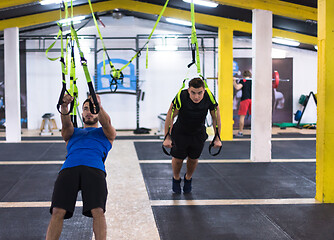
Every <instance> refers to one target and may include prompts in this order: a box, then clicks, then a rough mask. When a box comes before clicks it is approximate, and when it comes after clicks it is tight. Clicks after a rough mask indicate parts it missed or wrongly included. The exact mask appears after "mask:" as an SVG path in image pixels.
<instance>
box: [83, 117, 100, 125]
mask: <svg viewBox="0 0 334 240" xmlns="http://www.w3.org/2000/svg"><path fill="white" fill-rule="evenodd" d="M82 120H83V122H84V123H85V124H87V125H94V124H95V123H97V121H98V119H97V117H96V118H93V119H92V120H86V119H85V118H84V117H83V118H82Z"/></svg>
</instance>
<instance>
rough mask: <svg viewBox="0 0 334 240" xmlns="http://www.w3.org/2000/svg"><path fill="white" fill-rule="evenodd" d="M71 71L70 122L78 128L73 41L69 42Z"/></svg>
mask: <svg viewBox="0 0 334 240" xmlns="http://www.w3.org/2000/svg"><path fill="white" fill-rule="evenodd" d="M70 47H71V70H70V91H69V92H70V95H71V96H73V97H74V100H73V102H74V107H73V111H72V112H71V120H72V123H73V126H74V127H78V122H77V108H78V105H79V103H78V95H79V94H78V87H77V78H76V76H75V58H74V39H72V40H71V46H70Z"/></svg>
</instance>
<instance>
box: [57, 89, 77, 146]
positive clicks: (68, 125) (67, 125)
mask: <svg viewBox="0 0 334 240" xmlns="http://www.w3.org/2000/svg"><path fill="white" fill-rule="evenodd" d="M73 100H74V98H73V97H71V96H70V95H68V94H66V95H65V96H64V98H63V104H62V105H61V109H60V111H61V113H62V114H61V115H60V119H61V124H62V127H61V136H62V137H63V139H64V141H65V142H66V143H67V142H68V140H70V138H71V137H72V135H73V132H74V127H73V123H72V121H71V116H70V114H67V115H64V114H65V113H67V112H68V105H69V104H70V103H71V102H72V101H73Z"/></svg>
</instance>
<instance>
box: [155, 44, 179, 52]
mask: <svg viewBox="0 0 334 240" xmlns="http://www.w3.org/2000/svg"><path fill="white" fill-rule="evenodd" d="M154 49H155V50H156V51H176V50H177V49H178V47H177V46H176V45H155V46H154Z"/></svg>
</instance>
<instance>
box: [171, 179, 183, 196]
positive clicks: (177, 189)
mask: <svg viewBox="0 0 334 240" xmlns="http://www.w3.org/2000/svg"><path fill="white" fill-rule="evenodd" d="M172 189H173V192H175V193H178V194H180V193H181V178H180V179H179V180H175V178H174V177H173V187H172Z"/></svg>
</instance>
